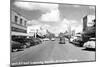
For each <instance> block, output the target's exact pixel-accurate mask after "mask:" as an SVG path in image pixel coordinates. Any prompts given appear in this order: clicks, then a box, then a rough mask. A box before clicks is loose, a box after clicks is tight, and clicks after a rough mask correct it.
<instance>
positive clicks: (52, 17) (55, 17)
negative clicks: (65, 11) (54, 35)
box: [40, 10, 60, 22]
mask: <svg viewBox="0 0 100 67" xmlns="http://www.w3.org/2000/svg"><path fill="white" fill-rule="evenodd" d="M40 20H41V21H45V22H57V21H60V12H59V10H51V11H50V12H47V13H46V14H42V16H41V17H40Z"/></svg>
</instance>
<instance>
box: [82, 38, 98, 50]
mask: <svg viewBox="0 0 100 67" xmlns="http://www.w3.org/2000/svg"><path fill="white" fill-rule="evenodd" d="M83 47H85V48H92V49H95V47H96V39H95V38H90V39H89V41H87V42H85V43H84V45H83Z"/></svg>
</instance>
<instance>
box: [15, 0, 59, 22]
mask: <svg viewBox="0 0 100 67" xmlns="http://www.w3.org/2000/svg"><path fill="white" fill-rule="evenodd" d="M14 5H15V6H16V7H18V8H21V9H25V10H40V11H42V12H44V14H42V15H41V17H40V18H39V20H40V21H46V22H48V21H50V22H51V21H54V22H57V21H59V20H60V12H59V9H58V8H59V5H58V4H49V3H34V2H22V1H15V2H14Z"/></svg>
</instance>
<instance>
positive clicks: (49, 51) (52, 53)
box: [11, 40, 95, 64]
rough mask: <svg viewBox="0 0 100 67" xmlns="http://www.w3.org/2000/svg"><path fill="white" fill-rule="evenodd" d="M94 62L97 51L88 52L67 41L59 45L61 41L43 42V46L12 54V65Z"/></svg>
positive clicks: (39, 45)
mask: <svg viewBox="0 0 100 67" xmlns="http://www.w3.org/2000/svg"><path fill="white" fill-rule="evenodd" d="M61 60H62V61H65V62H73V61H94V60H95V51H88V50H85V49H84V48H82V47H76V46H75V45H73V44H71V43H69V42H68V41H66V44H59V40H55V41H43V42H42V44H38V45H36V46H32V47H30V48H26V49H24V50H22V51H18V52H11V63H12V64H13V63H21V62H40V61H42V62H45V61H58V62H59V61H61Z"/></svg>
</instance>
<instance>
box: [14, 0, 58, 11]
mask: <svg viewBox="0 0 100 67" xmlns="http://www.w3.org/2000/svg"><path fill="white" fill-rule="evenodd" d="M14 5H15V6H16V7H19V8H21V9H25V10H42V11H50V10H52V9H56V7H58V5H57V4H49V3H35V2H24V1H15V2H14Z"/></svg>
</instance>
